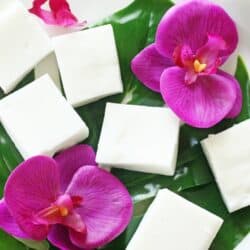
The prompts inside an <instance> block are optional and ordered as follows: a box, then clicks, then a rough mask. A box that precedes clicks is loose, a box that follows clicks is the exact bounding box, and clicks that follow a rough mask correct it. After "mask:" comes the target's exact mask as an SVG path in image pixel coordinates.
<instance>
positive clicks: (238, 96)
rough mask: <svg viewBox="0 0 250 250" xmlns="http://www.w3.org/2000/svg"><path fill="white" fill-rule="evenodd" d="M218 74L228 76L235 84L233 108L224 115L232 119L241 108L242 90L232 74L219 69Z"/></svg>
mask: <svg viewBox="0 0 250 250" xmlns="http://www.w3.org/2000/svg"><path fill="white" fill-rule="evenodd" d="M218 74H220V75H221V76H223V77H225V78H228V79H229V80H230V81H232V82H234V84H235V90H236V100H235V102H234V105H233V108H232V109H231V110H230V112H229V113H228V114H227V116H226V118H230V119H233V118H235V117H237V116H238V115H239V114H240V112H241V109H242V104H243V97H242V90H241V87H240V84H239V83H238V81H237V80H236V79H235V78H234V77H233V76H231V75H230V74H228V73H226V72H224V71H221V70H220V71H219V72H218Z"/></svg>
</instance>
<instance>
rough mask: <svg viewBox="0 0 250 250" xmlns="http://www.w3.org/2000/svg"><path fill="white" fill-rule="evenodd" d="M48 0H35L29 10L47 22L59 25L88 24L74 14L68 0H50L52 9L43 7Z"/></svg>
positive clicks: (76, 25) (81, 25)
mask: <svg viewBox="0 0 250 250" xmlns="http://www.w3.org/2000/svg"><path fill="white" fill-rule="evenodd" d="M47 1H48V0H34V1H33V6H32V8H31V9H30V10H29V11H30V12H31V13H33V14H35V15H37V16H38V17H40V18H41V19H42V20H43V21H44V22H45V23H46V24H49V25H58V26H63V27H79V28H80V29H81V28H83V27H84V26H85V25H86V22H85V21H84V22H81V23H80V22H78V19H77V18H76V17H75V16H74V15H73V14H72V12H71V9H70V6H69V4H68V2H67V1H66V0H49V7H50V11H48V10H45V9H42V5H44V4H45V3H46V2H47Z"/></svg>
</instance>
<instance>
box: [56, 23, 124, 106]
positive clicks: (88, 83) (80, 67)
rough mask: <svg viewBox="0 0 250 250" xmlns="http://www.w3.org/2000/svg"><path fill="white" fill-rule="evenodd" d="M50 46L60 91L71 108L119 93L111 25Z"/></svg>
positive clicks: (116, 60) (119, 81) (116, 57)
mask: <svg viewBox="0 0 250 250" xmlns="http://www.w3.org/2000/svg"><path fill="white" fill-rule="evenodd" d="M53 44H54V47H55V53H56V57H57V61H58V65H59V70H60V73H61V77H62V83H63V87H64V91H65V94H66V97H67V99H68V101H69V102H70V103H71V104H72V105H73V106H74V107H78V106H82V105H84V104H87V103H90V102H94V101H96V100H98V99H101V98H103V97H105V96H109V95H113V94H117V93H121V92H122V91H123V85H122V80H121V74H120V66H119V60H118V55H117V49H116V43H115V38H114V33H113V29H112V26H111V25H105V26H101V27H97V28H93V29H88V30H84V31H79V32H74V33H71V34H66V35H62V36H58V37H55V38H53Z"/></svg>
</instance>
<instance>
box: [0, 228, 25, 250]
mask: <svg viewBox="0 0 250 250" xmlns="http://www.w3.org/2000/svg"><path fill="white" fill-rule="evenodd" d="M0 249H1V250H27V248H26V247H25V246H24V245H23V244H22V243H21V242H19V241H18V240H16V239H14V238H12V237H11V236H10V235H8V234H6V233H4V232H3V231H1V230H0Z"/></svg>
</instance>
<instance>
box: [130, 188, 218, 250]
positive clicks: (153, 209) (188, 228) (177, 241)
mask: <svg viewBox="0 0 250 250" xmlns="http://www.w3.org/2000/svg"><path fill="white" fill-rule="evenodd" d="M222 223H223V220H222V219H221V218H219V217H218V216H216V215H214V214H212V213H210V212H208V211H207V210H205V209H203V208H201V207H198V206H197V205H195V204H193V203H191V202H189V201H187V200H185V199H184V198H182V197H181V196H178V195H176V194H175V193H173V192H171V191H169V190H168V189H162V190H160V191H159V192H158V194H157V196H156V198H155V200H154V201H153V203H152V204H151V205H150V207H149V208H148V211H147V212H146V214H145V215H144V218H143V219H142V221H141V223H140V225H139V227H138V229H137V231H136V232H135V234H134V236H133V238H132V239H131V241H130V243H129V244H128V246H127V248H126V250H142V249H143V250H156V249H157V250H158V249H159V250H160V249H161V250H163V249H169V250H184V249H185V250H207V249H209V246H210V245H211V243H212V241H213V240H214V238H215V236H216V234H217V232H218V231H219V229H220V227H221V225H222Z"/></svg>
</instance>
